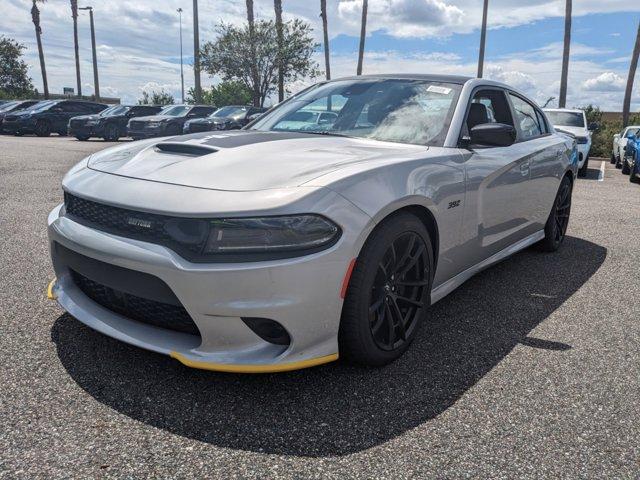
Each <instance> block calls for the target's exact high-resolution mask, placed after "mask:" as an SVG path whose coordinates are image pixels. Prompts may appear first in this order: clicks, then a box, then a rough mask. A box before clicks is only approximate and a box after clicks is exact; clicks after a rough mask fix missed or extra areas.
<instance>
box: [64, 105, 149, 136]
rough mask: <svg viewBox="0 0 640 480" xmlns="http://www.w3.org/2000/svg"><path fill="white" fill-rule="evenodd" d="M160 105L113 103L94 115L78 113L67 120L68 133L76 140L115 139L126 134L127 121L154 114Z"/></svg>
mask: <svg viewBox="0 0 640 480" xmlns="http://www.w3.org/2000/svg"><path fill="white" fill-rule="evenodd" d="M161 110H162V107H159V106H156V105H113V106H111V107H109V108H107V109H106V110H103V111H101V112H100V113H98V114H94V115H80V116H79V117H73V118H72V119H71V120H69V126H68V132H69V135H72V136H74V137H76V138H77V139H78V140H87V139H89V138H90V137H101V138H103V139H104V140H111V141H116V140H118V138H120V137H126V136H127V122H129V120H130V119H132V118H135V117H144V116H148V115H155V114H156V113H158V112H160V111H161Z"/></svg>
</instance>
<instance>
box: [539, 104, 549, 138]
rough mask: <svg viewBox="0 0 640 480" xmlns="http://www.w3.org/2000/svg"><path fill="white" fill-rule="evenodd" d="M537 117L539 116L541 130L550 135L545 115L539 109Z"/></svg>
mask: <svg viewBox="0 0 640 480" xmlns="http://www.w3.org/2000/svg"><path fill="white" fill-rule="evenodd" d="M536 115H537V116H538V124H539V125H540V130H541V131H542V133H543V134H545V133H549V127H548V126H547V122H545V121H544V115H543V114H542V112H541V111H540V110H538V109H536Z"/></svg>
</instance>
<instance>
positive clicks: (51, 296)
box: [47, 277, 58, 300]
mask: <svg viewBox="0 0 640 480" xmlns="http://www.w3.org/2000/svg"><path fill="white" fill-rule="evenodd" d="M55 284H56V277H53V280H51V281H50V282H49V286H48V287H47V298H48V299H49V300H55V299H57V298H58V296H57V295H56V294H55V293H53V287H54V286H55Z"/></svg>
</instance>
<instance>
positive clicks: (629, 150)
mask: <svg viewBox="0 0 640 480" xmlns="http://www.w3.org/2000/svg"><path fill="white" fill-rule="evenodd" d="M638 158H640V132H639V133H638V135H628V136H627V146H626V147H625V149H624V157H623V159H622V173H623V174H624V175H629V180H630V181H631V183H638V182H640V179H639V178H638V176H639V175H640V166H639V165H638V163H639V162H638Z"/></svg>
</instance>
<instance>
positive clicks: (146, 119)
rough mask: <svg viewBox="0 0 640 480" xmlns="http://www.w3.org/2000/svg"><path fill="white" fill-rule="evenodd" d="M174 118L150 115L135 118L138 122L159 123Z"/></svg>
mask: <svg viewBox="0 0 640 480" xmlns="http://www.w3.org/2000/svg"><path fill="white" fill-rule="evenodd" d="M174 118H180V117H174V116H172V115H148V116H146V117H135V120H136V122H159V121H161V120H169V119H174Z"/></svg>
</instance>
